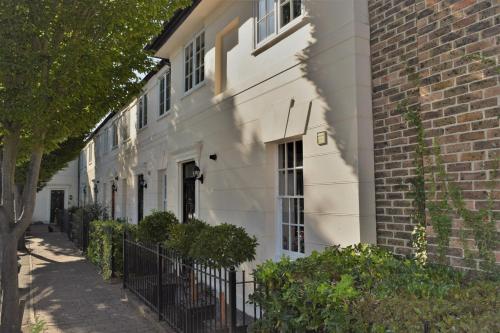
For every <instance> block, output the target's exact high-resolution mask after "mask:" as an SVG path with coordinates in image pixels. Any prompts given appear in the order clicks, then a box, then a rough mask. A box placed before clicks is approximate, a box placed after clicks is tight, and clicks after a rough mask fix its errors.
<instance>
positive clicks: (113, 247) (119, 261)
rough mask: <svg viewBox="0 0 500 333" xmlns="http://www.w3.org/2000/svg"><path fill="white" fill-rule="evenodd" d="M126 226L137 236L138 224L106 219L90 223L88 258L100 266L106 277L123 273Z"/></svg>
mask: <svg viewBox="0 0 500 333" xmlns="http://www.w3.org/2000/svg"><path fill="white" fill-rule="evenodd" d="M125 228H127V229H128V232H129V233H130V234H132V235H134V236H133V237H135V234H136V233H137V231H136V229H137V226H135V225H130V224H128V225H127V224H125V223H123V222H122V221H115V220H106V221H92V222H91V223H90V232H89V245H88V248H87V258H88V259H89V260H90V261H91V262H92V263H93V264H95V265H96V266H97V267H99V269H100V271H101V274H102V276H103V278H104V279H109V278H111V276H112V274H113V267H112V263H113V260H114V273H116V274H118V275H122V274H123V254H122V252H123V232H124V230H125Z"/></svg>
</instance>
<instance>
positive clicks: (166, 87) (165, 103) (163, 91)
mask: <svg viewBox="0 0 500 333" xmlns="http://www.w3.org/2000/svg"><path fill="white" fill-rule="evenodd" d="M169 110H170V71H168V72H167V73H165V75H163V76H162V78H161V79H160V112H159V114H160V116H162V115H164V114H165V113H167V112H168V111H169Z"/></svg>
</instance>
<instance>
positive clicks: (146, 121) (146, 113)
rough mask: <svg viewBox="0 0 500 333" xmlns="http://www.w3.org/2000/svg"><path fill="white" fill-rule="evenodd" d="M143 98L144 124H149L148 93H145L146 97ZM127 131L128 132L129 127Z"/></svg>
mask: <svg viewBox="0 0 500 333" xmlns="http://www.w3.org/2000/svg"><path fill="white" fill-rule="evenodd" d="M142 99H143V100H144V101H143V104H142V109H143V115H142V118H143V122H144V126H146V125H147V124H148V95H144V97H143V98H142ZM127 122H128V120H127ZM127 132H128V127H127ZM127 136H128V135H127Z"/></svg>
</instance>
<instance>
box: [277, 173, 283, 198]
mask: <svg viewBox="0 0 500 333" xmlns="http://www.w3.org/2000/svg"><path fill="white" fill-rule="evenodd" d="M278 178H279V180H278V181H279V191H278V193H279V195H285V171H280V172H279V176H278Z"/></svg>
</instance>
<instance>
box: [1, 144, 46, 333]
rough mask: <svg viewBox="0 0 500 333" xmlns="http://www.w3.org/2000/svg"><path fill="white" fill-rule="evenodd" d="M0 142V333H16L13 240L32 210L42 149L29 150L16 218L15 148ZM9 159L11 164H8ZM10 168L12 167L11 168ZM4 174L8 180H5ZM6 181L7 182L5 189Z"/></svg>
mask: <svg viewBox="0 0 500 333" xmlns="http://www.w3.org/2000/svg"><path fill="white" fill-rule="evenodd" d="M11 144H12V142H7V141H5V140H4V147H3V152H4V156H3V157H4V159H3V161H2V162H3V163H2V171H3V175H2V178H3V179H2V185H3V188H2V193H3V202H2V206H0V242H1V243H3V244H4V246H3V249H4V254H3V262H2V266H1V268H2V274H1V276H2V290H3V297H2V314H1V323H2V324H1V327H0V333H18V332H20V328H21V316H20V314H21V312H20V306H19V289H18V288H19V287H18V274H17V241H18V240H19V238H20V237H21V236H22V235H23V234H24V232H25V231H26V229H27V228H28V227H29V225H30V223H31V218H32V216H33V211H34V209H35V199H36V185H37V183H38V176H39V173H40V164H41V160H42V155H43V146H41V145H37V146H35V147H33V149H32V152H31V159H30V167H29V169H28V172H27V175H26V176H27V177H26V183H25V185H24V189H23V192H22V213H21V216H20V217H16V216H15V214H14V209H13V208H14V200H15V199H14V192H13V191H12V190H13V187H14V186H13V185H14V184H13V182H12V179H13V177H14V176H15V161H16V154H15V153H14V154H12V155H9V154H6V153H7V152H12V151H13V152H16V148H17V147H16V146H14V147H12V145H11ZM7 156H11V157H12V158H13V161H12V160H10V161H8V158H7ZM12 165H14V166H12ZM6 171H7V172H8V173H9V174H10V175H11V177H12V178H11V179H9V178H8V177H6V174H5V173H6ZM6 182H7V183H9V184H8V185H7V186H6Z"/></svg>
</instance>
